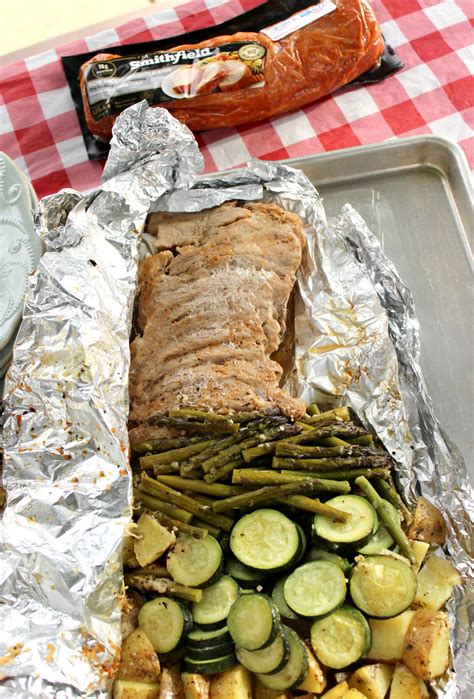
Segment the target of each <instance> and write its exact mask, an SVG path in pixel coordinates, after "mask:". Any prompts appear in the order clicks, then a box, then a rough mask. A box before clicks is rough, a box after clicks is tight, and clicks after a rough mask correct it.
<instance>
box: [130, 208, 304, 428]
mask: <svg viewBox="0 0 474 699" xmlns="http://www.w3.org/2000/svg"><path fill="white" fill-rule="evenodd" d="M147 230H148V233H151V234H152V235H154V236H156V247H157V249H158V251H159V252H157V253H156V254H155V255H152V256H150V257H148V258H146V259H145V260H144V261H143V262H142V263H141V265H140V270H139V280H138V303H137V327H138V331H139V334H138V335H137V337H135V339H134V340H133V342H132V363H131V371H130V399H131V415H130V425H131V429H132V431H133V432H134V434H135V438H136V439H138V438H141V439H143V438H147V437H149V436H152V435H154V436H160V429H161V428H156V427H154V428H153V427H152V426H151V425H150V423H149V420H150V418H153V416H155V415H157V414H160V413H163V412H165V411H166V410H169V409H172V408H178V407H184V406H193V407H197V408H200V409H204V410H213V411H215V412H218V413H229V412H230V413H231V412H233V411H239V410H264V409H266V408H275V407H279V408H280V409H281V410H282V412H284V413H285V414H286V415H291V416H293V417H295V418H296V417H299V416H301V415H303V414H304V412H305V408H304V405H303V403H302V402H301V401H300V400H298V399H295V398H291V397H290V396H289V395H288V394H287V393H286V392H285V391H283V390H281V389H280V388H279V380H280V378H281V375H282V368H281V367H280V365H279V364H277V363H276V362H275V361H272V359H271V358H270V355H271V354H272V353H273V352H275V351H276V350H277V348H278V346H279V344H280V342H281V338H282V337H283V334H284V331H285V318H286V309H287V304H288V299H289V296H290V293H291V291H292V289H293V286H294V283H295V276H296V271H297V269H298V267H299V265H300V262H301V255H302V250H303V246H304V244H305V236H304V232H303V225H302V222H301V220H300V219H299V218H298V216H296V215H294V214H291V213H288V212H286V211H284V210H283V209H281V208H280V207H279V206H276V205H274V204H264V203H251V204H237V203H235V202H232V203H225V204H222V205H221V206H219V207H216V208H213V209H208V210H205V211H201V212H199V213H189V214H188V213H185V214H171V213H156V214H151V215H150V216H149V219H148V225H147Z"/></svg>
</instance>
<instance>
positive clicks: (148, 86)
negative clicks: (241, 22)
mask: <svg viewBox="0 0 474 699" xmlns="http://www.w3.org/2000/svg"><path fill="white" fill-rule="evenodd" d="M265 54H266V48H265V47H264V46H262V45H261V44H259V43H257V42H243V41H240V42H233V43H229V44H224V45H222V46H218V47H214V46H213V47H210V46H207V47H202V48H195V49H181V50H179V51H173V50H171V51H157V52H156V53H149V54H145V55H142V56H127V57H120V58H112V59H110V60H101V61H94V62H92V63H91V64H90V65H89V66H88V67H87V69H86V74H85V81H86V87H87V96H88V101H89V106H90V110H91V113H92V116H93V117H94V119H95V120H96V121H98V120H99V119H102V118H103V117H104V116H108V115H109V114H119V113H120V112H121V111H123V110H124V109H125V108H126V107H129V106H130V105H131V104H134V103H135V102H139V101H140V100H142V99H146V100H148V103H149V104H151V105H156V104H160V102H167V101H169V100H175V99H189V98H191V97H198V96H201V95H208V94H211V93H214V92H234V91H236V90H243V89H246V88H255V87H261V86H262V85H263V84H264V82H265V76H264V63H265Z"/></svg>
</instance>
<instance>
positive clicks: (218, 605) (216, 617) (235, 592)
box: [192, 575, 240, 629]
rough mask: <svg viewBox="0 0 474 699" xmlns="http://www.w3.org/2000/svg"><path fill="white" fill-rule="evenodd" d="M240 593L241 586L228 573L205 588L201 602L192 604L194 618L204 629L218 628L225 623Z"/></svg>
mask: <svg viewBox="0 0 474 699" xmlns="http://www.w3.org/2000/svg"><path fill="white" fill-rule="evenodd" d="M239 594H240V587H239V586H238V584H237V583H236V582H235V580H233V578H231V577H229V576H228V575H223V576H222V578H220V580H218V581H217V582H216V583H214V585H211V586H210V587H206V588H205V589H204V590H203V593H202V598H201V601H200V602H194V604H193V606H192V613H193V619H194V621H195V623H196V624H198V625H199V626H200V627H201V628H202V629H211V628H218V627H219V626H223V625H224V624H225V620H226V619H227V615H228V614H229V612H230V608H231V607H232V605H233V604H234V602H235V600H236V599H237V597H238V596H239Z"/></svg>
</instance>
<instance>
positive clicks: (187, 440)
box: [130, 435, 202, 454]
mask: <svg viewBox="0 0 474 699" xmlns="http://www.w3.org/2000/svg"><path fill="white" fill-rule="evenodd" d="M200 441H202V437H191V436H190V435H187V436H186V437H170V438H169V439H148V440H146V441H144V442H132V444H131V445H130V446H131V448H132V451H134V452H136V453H137V454H142V453H145V452H147V451H148V452H153V453H156V454H158V453H159V452H162V451H170V449H180V448H181V447H186V446H187V445H188V444H194V443H195V442H200Z"/></svg>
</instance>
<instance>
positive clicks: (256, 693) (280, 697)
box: [253, 678, 293, 699]
mask: <svg viewBox="0 0 474 699" xmlns="http://www.w3.org/2000/svg"><path fill="white" fill-rule="evenodd" d="M292 696H293V695H292V694H291V692H277V691H275V690H274V689H268V687H264V686H263V684H262V683H261V682H259V681H258V680H257V679H256V678H255V684H254V690H253V699H292Z"/></svg>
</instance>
